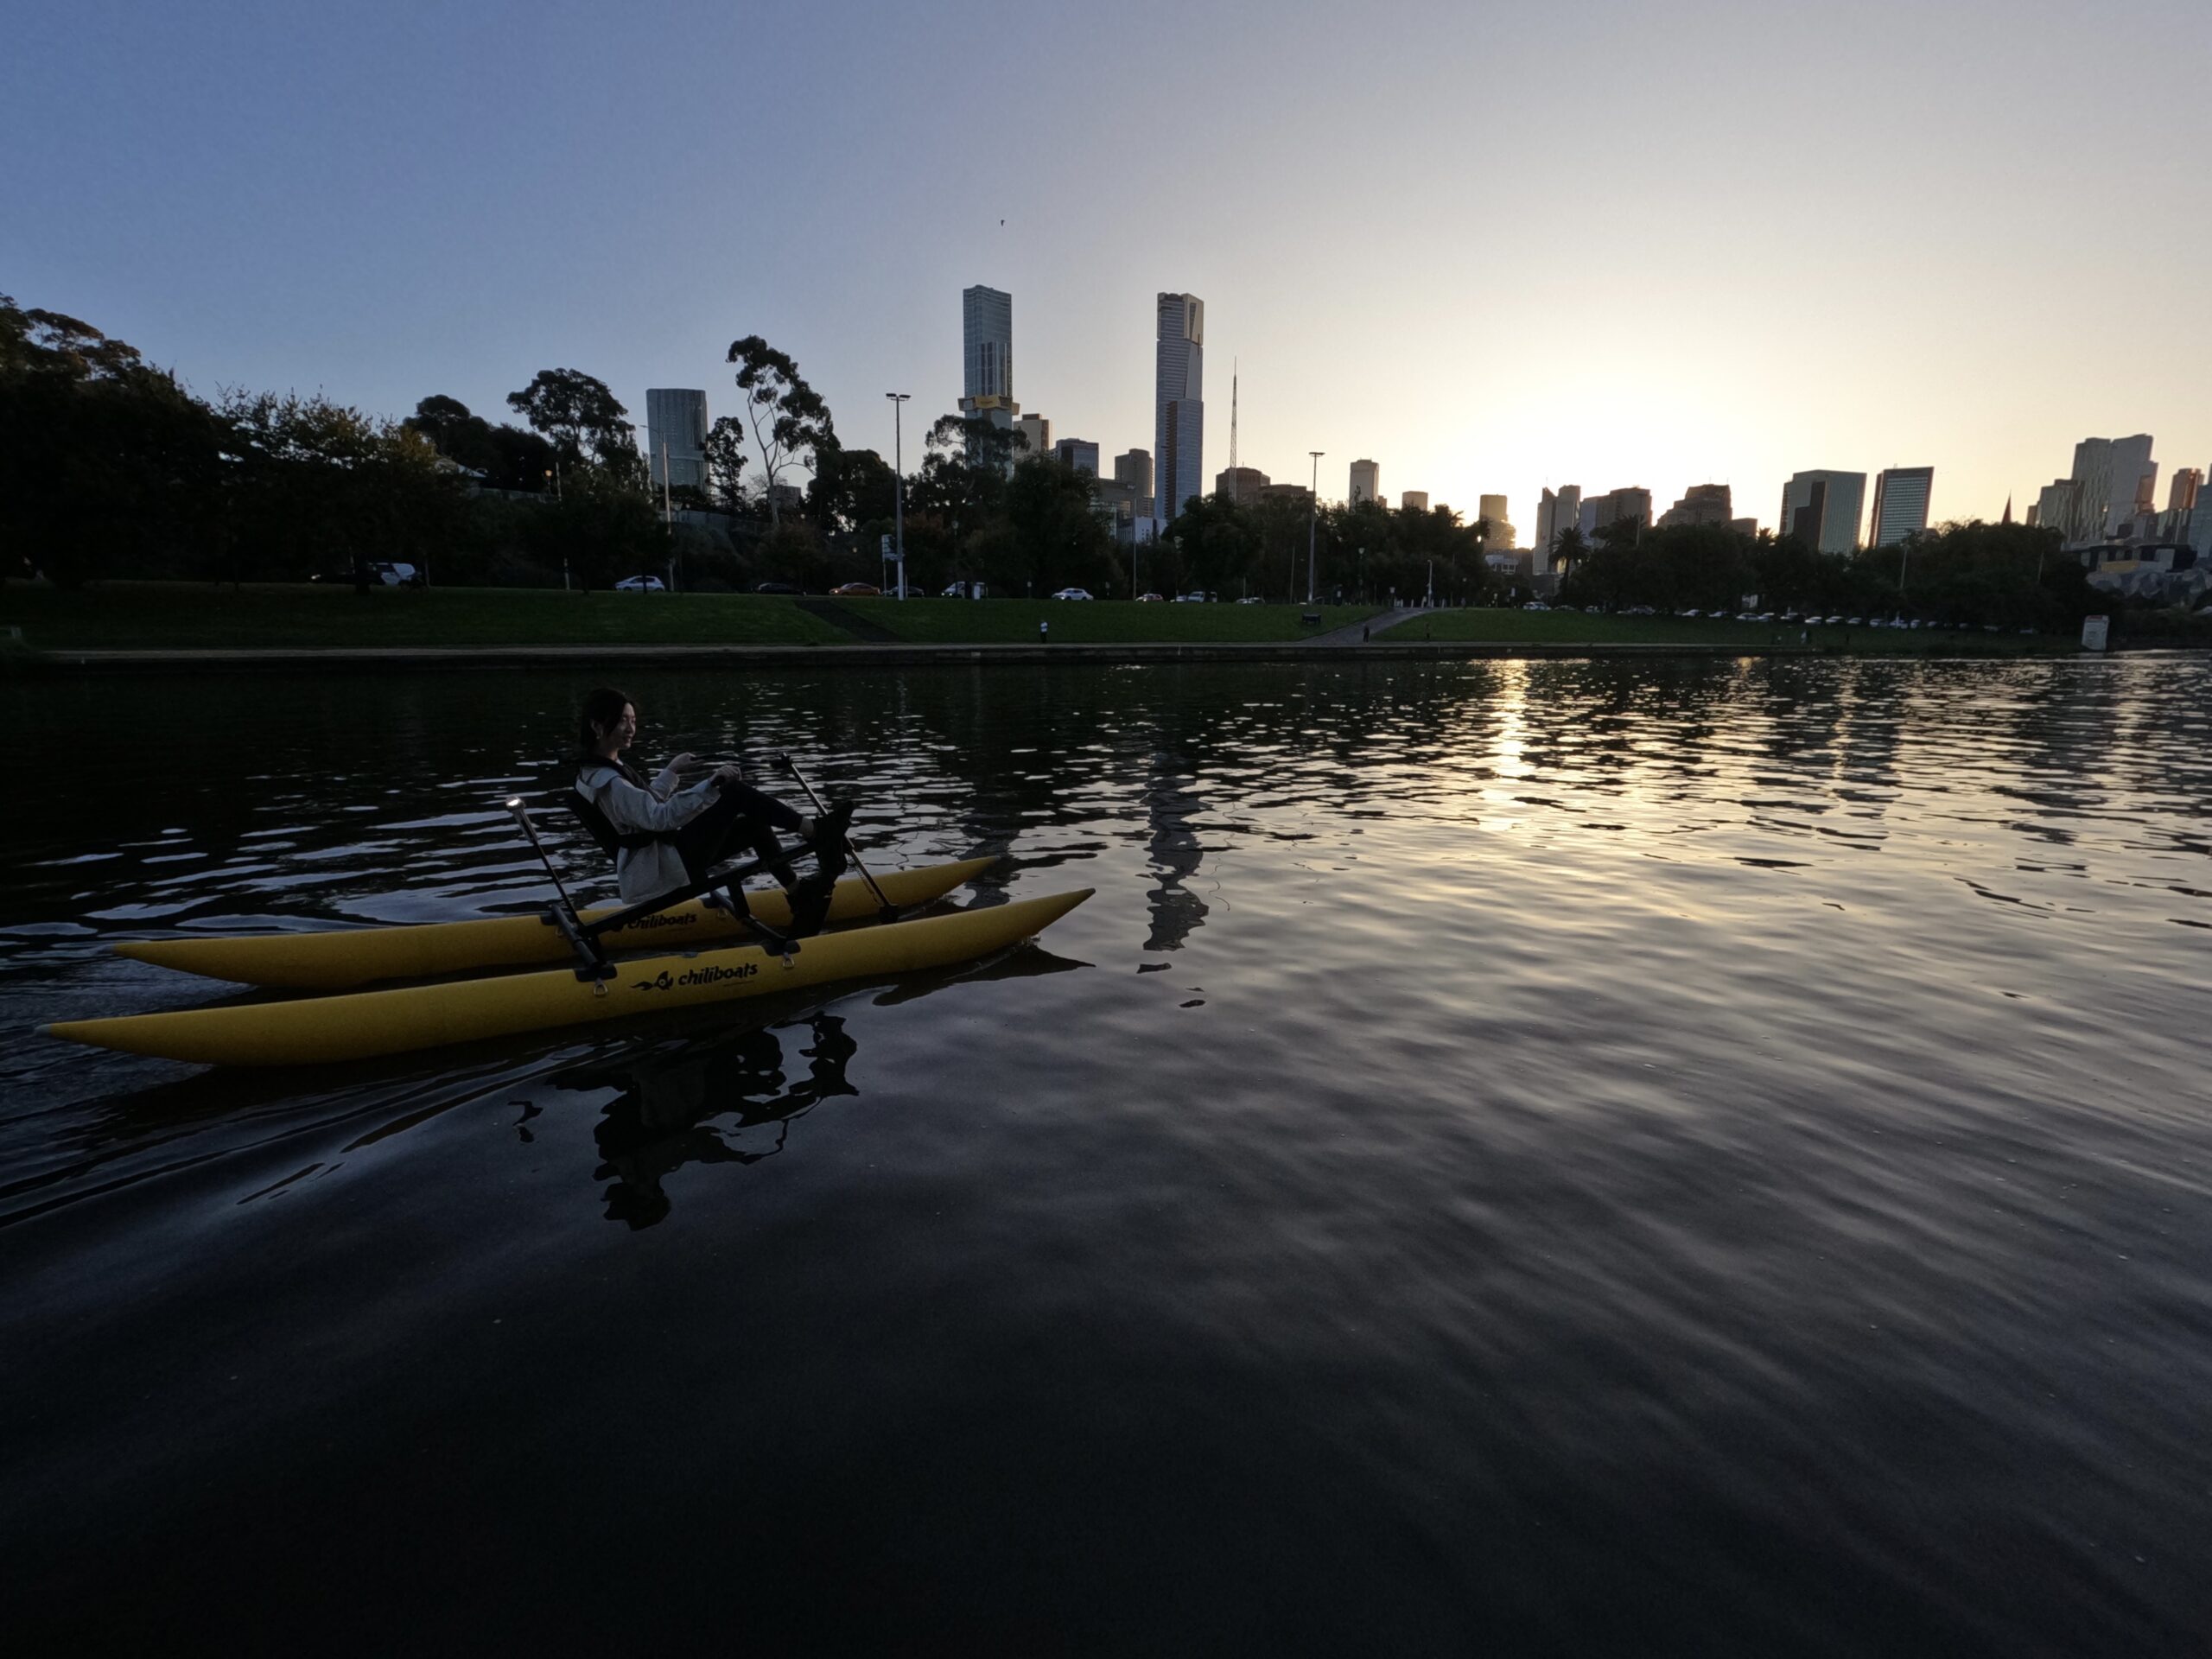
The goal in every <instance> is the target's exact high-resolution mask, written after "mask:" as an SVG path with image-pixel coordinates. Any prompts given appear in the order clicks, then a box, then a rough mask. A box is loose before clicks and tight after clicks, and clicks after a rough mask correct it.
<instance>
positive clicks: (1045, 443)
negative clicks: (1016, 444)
mask: <svg viewBox="0 0 2212 1659" xmlns="http://www.w3.org/2000/svg"><path fill="white" fill-rule="evenodd" d="M1014 425H1015V426H1016V427H1017V428H1019V429H1020V432H1021V435H1022V438H1023V440H1024V441H1025V442H1027V444H1028V445H1029V448H1027V450H1025V451H1024V452H1023V453H1024V454H1031V455H1049V454H1052V422H1050V421H1048V420H1046V418H1045V417H1044V416H1042V415H1019V416H1015V417H1014Z"/></svg>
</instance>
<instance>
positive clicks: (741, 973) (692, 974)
mask: <svg viewBox="0 0 2212 1659" xmlns="http://www.w3.org/2000/svg"><path fill="white" fill-rule="evenodd" d="M759 972H760V963H757V962H745V963H739V964H738V965H737V966H736V967H734V968H725V967H723V966H722V965H721V963H708V964H707V965H706V966H704V967H702V968H693V969H688V970H686V971H685V972H683V973H681V974H671V973H670V972H669V971H668V970H667V969H662V970H661V972H660V974H659V976H658V977H656V978H653V979H633V980H632V981H631V982H630V988H631V989H632V990H633V991H668V990H674V989H675V988H677V987H678V986H683V985H720V984H722V983H724V982H727V981H729V980H733V979H751V978H752V977H753V976H754V975H755V974H757V973H759Z"/></svg>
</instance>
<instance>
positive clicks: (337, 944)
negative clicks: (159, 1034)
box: [115, 858, 997, 991]
mask: <svg viewBox="0 0 2212 1659" xmlns="http://www.w3.org/2000/svg"><path fill="white" fill-rule="evenodd" d="M996 862H997V860H996V859H992V858H970V859H964V860H963V861H960V862H959V863H957V864H935V865H931V866H929V867H928V868H924V869H918V870H899V871H895V872H893V873H892V874H887V875H884V876H880V877H879V878H878V880H879V881H880V884H881V886H882V888H883V896H884V897H885V898H887V899H889V900H890V901H891V902H892V904H893V906H896V907H898V908H899V909H901V910H905V909H906V908H908V907H910V906H915V905H925V904H928V903H930V902H931V900H932V899H942V898H944V895H945V894H946V893H950V892H951V891H952V890H953V888H955V887H958V886H960V884H961V883H962V882H963V881H968V880H973V879H974V878H975V877H976V876H978V875H980V874H982V873H983V872H984V871H985V870H988V868H990V867H991V866H992V865H993V864H995V863H996ZM747 899H748V900H749V901H750V903H751V904H752V906H753V914H754V915H756V916H758V917H759V918H760V919H761V920H762V921H764V922H766V924H767V925H769V926H771V927H774V928H782V927H787V926H789V925H790V924H791V901H790V900H789V899H787V898H786V897H785V894H784V893H783V892H782V890H781V889H780V888H771V889H767V890H765V891H762V892H759V893H751V892H748V893H747ZM878 908H879V906H877V904H876V901H875V895H874V893H871V892H869V891H868V884H867V883H866V882H865V881H862V880H860V879H859V878H857V877H854V878H851V879H849V880H843V881H840V882H839V883H838V884H837V888H836V893H835V895H834V896H833V897H832V899H830V903H829V920H830V921H832V922H851V921H858V920H860V919H861V918H863V917H869V916H874V914H875V913H876V911H877V910H878ZM606 914H607V911H606V910H603V909H602V910H588V911H586V912H583V919H584V920H586V921H587V922H588V921H590V920H591V919H592V918H594V917H597V916H604V915H606ZM744 935H745V929H744V925H743V924H741V923H740V922H739V921H738V920H737V919H736V918H734V917H733V916H732V915H731V914H730V913H729V912H728V911H725V910H710V909H709V908H708V907H707V906H704V905H702V904H701V903H700V902H699V901H698V900H697V899H693V900H691V901H690V903H688V904H683V905H677V906H674V907H673V908H671V909H669V910H664V911H663V912H660V913H659V914H658V915H655V916H648V917H646V918H645V919H644V920H643V921H640V922H636V923H632V925H630V926H628V927H625V928H620V929H617V930H616V931H613V932H612V933H608V934H607V935H605V936H604V937H603V938H602V939H601V944H604V945H605V947H606V949H607V950H608V951H609V952H610V953H617V954H619V953H620V952H621V951H625V950H655V949H660V950H671V949H689V948H690V947H691V946H693V945H695V944H709V943H712V942H716V941H720V940H722V939H731V938H743V937H744ZM115 948H116V950H117V951H118V953H119V954H120V955H123V956H126V957H130V958H131V959H132V960H134V961H137V962H150V963H154V964H155V965H156V967H161V968H175V969H181V971H183V972H185V973H188V974H205V975H207V976H208V977H209V978H210V979H228V980H234V981H236V982H238V984H241V985H263V986H266V987H268V988H270V989H271V990H283V991H336V990H344V989H346V988H348V987H350V986H354V985H372V984H374V983H376V982H378V981H379V980H391V979H435V978H438V977H440V976H442V975H447V974H466V973H474V972H475V971H477V970H478V969H486V968H520V967H526V966H528V965H529V964H530V963H534V962H561V961H564V960H567V959H568V957H569V947H568V944H567V942H566V941H564V940H563V938H562V937H561V933H560V930H559V929H557V928H556V927H553V926H552V925H550V924H549V923H547V922H546V921H545V920H544V919H543V917H542V916H536V915H531V916H497V917H493V918H488V919H486V920H483V921H474V922H423V923H419V924H417V925H414V926H411V927H361V928H351V929H346V930H341V931H323V932H317V933H256V934H251V935H240V936H238V937H235V938H206V939H141V940H132V941H129V942H126V943H124V944H118V945H117V946H116V947H115Z"/></svg>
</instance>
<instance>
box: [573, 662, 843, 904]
mask: <svg viewBox="0 0 2212 1659" xmlns="http://www.w3.org/2000/svg"><path fill="white" fill-rule="evenodd" d="M637 737H638V708H637V704H636V702H634V701H632V698H631V697H630V696H629V694H628V693H627V692H624V691H618V690H614V688H613V687H612V686H601V687H600V688H599V689H598V690H594V691H592V692H590V693H588V695H587V696H585V698H584V701H583V707H582V710H581V711H580V713H579V716H578V719H577V721H576V741H577V756H576V793H577V794H578V795H579V796H581V797H582V798H583V799H584V801H586V802H587V803H588V804H590V805H591V806H593V807H594V808H596V809H597V810H598V812H599V814H600V816H601V817H604V818H605V819H606V820H607V823H608V824H609V825H610V826H611V827H612V828H613V831H614V834H615V836H616V845H615V851H614V875H615V880H616V883H617V885H618V886H619V887H620V889H621V893H622V902H623V903H624V904H626V905H634V904H642V903H644V902H645V901H646V900H647V899H658V897H660V895H661V894H663V893H672V892H674V891H675V890H676V889H677V888H678V887H687V886H690V884H692V883H693V882H696V881H698V880H701V879H702V877H703V876H704V875H705V874H706V873H707V872H708V871H709V870H710V869H712V868H714V867H715V865H717V864H719V863H721V862H722V861H724V860H725V859H728V858H734V857H735V856H737V855H739V854H741V853H742V852H745V851H746V850H747V849H753V850H756V851H758V852H759V853H760V855H761V856H763V857H764V858H765V857H768V856H770V855H772V852H773V850H774V843H775V835H774V832H775V830H777V829H785V830H788V831H790V832H791V833H792V834H794V835H797V836H799V837H800V838H801V839H802V840H804V842H806V843H807V844H808V845H809V846H810V847H813V848H816V849H817V855H818V854H819V849H820V848H821V846H822V844H823V842H828V843H829V845H830V846H831V847H833V848H834V847H836V846H838V845H840V844H841V843H842V842H843V840H844V835H845V826H846V824H847V823H849V821H850V819H851V817H852V813H853V809H852V807H851V805H850V804H849V803H848V804H841V805H839V806H836V807H834V808H832V809H831V810H829V812H828V813H826V814H824V815H823V817H820V818H810V817H802V816H801V815H800V814H799V813H798V812H797V811H796V810H793V809H792V808H791V807H790V806H789V805H787V804H785V803H784V802H782V801H779V800H777V799H775V798H773V797H772V796H767V795H764V794H762V793H761V792H760V791H759V790H757V789H754V788H753V787H751V786H750V785H747V783H746V782H745V781H744V775H743V773H741V772H740V771H739V770H738V768H737V767H736V766H734V765H730V764H725V765H722V766H716V767H715V769H714V770H713V771H712V772H709V773H708V774H707V775H706V777H704V778H703V779H700V780H699V781H698V782H697V783H696V784H693V785H690V786H689V787H683V786H680V785H681V783H682V780H681V778H680V776H679V774H681V773H682V772H685V771H687V770H690V769H691V768H694V767H696V766H697V765H698V760H697V757H696V756H695V755H692V754H689V753H685V754H679V755H677V757H676V758H675V759H674V760H671V761H670V762H669V763H668V765H667V766H664V767H662V768H661V770H660V771H659V772H658V773H656V774H655V775H654V776H653V777H652V779H647V778H646V777H645V775H644V774H643V773H642V772H639V770H638V769H637V768H636V767H635V766H632V765H631V764H630V763H629V762H628V761H626V760H623V758H622V751H623V750H624V749H626V748H628V747H630V746H631V745H632V743H634V742H635V741H637ZM843 862H844V861H843V859H842V856H836V857H835V858H834V860H832V859H830V858H824V859H823V864H824V868H828V869H829V870H830V872H831V874H830V881H829V882H824V881H821V880H818V879H817V877H810V878H809V879H808V880H806V881H800V880H798V879H797V877H795V876H794V875H793V874H792V873H791V867H790V866H789V865H788V864H786V863H782V862H777V863H774V864H772V865H771V866H770V869H771V871H772V873H773V874H774V875H775V877H776V879H777V880H779V881H780V882H781V883H782V884H783V885H784V886H785V887H786V888H787V889H790V890H791V895H792V896H791V914H792V918H793V921H794V924H795V931H803V932H804V931H813V928H816V927H819V926H820V925H821V918H820V916H819V915H818V914H812V915H811V916H810V912H813V911H814V910H815V909H816V907H817V901H818V906H819V908H821V909H826V908H827V907H828V903H829V893H828V888H829V885H830V882H834V880H835V868H836V867H842V864H843ZM817 889H819V890H818V891H817ZM803 897H804V899H807V900H808V903H807V905H806V906H804V907H802V904H801V900H802V898H803ZM803 918H810V919H811V923H812V925H811V926H807V925H804V920H803Z"/></svg>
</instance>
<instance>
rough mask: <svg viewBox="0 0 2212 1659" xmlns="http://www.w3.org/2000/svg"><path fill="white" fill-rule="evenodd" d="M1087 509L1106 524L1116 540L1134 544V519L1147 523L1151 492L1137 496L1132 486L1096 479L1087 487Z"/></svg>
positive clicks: (1116, 480)
mask: <svg viewBox="0 0 2212 1659" xmlns="http://www.w3.org/2000/svg"><path fill="white" fill-rule="evenodd" d="M1090 510H1091V512H1095V513H1096V514H1097V515H1098V516H1099V517H1100V518H1103V519H1104V520H1105V521H1106V523H1107V524H1108V525H1109V528H1111V529H1112V531H1113V532H1114V539H1115V540H1116V541H1117V542H1122V543H1129V542H1133V541H1135V539H1136V525H1137V520H1138V519H1139V518H1144V519H1146V520H1147V522H1148V521H1149V520H1150V518H1151V516H1152V496H1151V493H1150V492H1149V491H1147V492H1146V493H1144V494H1142V495H1139V494H1138V493H1137V492H1136V489H1135V486H1131V485H1128V484H1124V483H1122V481H1121V480H1119V479H1105V478H1102V479H1098V480H1096V481H1095V482H1093V483H1092V485H1091V486H1090Z"/></svg>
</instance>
